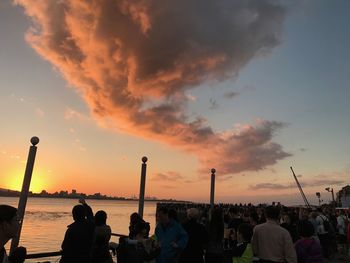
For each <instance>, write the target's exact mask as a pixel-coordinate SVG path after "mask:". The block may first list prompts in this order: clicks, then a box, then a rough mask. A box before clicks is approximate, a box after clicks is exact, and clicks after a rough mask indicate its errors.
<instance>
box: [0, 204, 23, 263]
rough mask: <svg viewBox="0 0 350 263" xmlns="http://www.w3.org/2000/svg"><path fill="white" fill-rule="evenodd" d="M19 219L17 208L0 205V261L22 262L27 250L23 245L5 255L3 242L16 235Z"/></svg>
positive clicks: (8, 262) (5, 262)
mask: <svg viewBox="0 0 350 263" xmlns="http://www.w3.org/2000/svg"><path fill="white" fill-rule="evenodd" d="M19 228H20V219H19V218H18V216H17V209H16V208H14V207H12V206H9V205H0V262H1V263H22V262H24V260H25V257H26V254H27V251H26V249H25V248H24V247H18V248H15V249H14V251H13V252H12V253H11V255H10V256H9V257H7V254H6V250H5V244H6V243H7V242H8V241H9V240H10V239H11V238H14V237H16V236H17V235H18V231H19Z"/></svg>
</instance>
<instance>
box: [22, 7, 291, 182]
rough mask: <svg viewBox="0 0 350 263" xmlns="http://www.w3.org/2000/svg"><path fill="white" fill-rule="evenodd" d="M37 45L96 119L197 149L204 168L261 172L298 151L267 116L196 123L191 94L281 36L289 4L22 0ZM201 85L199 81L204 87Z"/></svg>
mask: <svg viewBox="0 0 350 263" xmlns="http://www.w3.org/2000/svg"><path fill="white" fill-rule="evenodd" d="M16 3H18V4H20V5H22V6H23V7H24V9H25V12H26V14H27V15H28V16H29V17H30V18H31V19H32V21H33V27H32V28H31V29H30V30H29V32H28V34H27V40H28V41H29V43H30V44H31V45H32V47H33V48H34V49H35V50H36V51H37V52H38V53H39V54H41V55H42V56H43V57H44V58H45V59H46V60H48V61H50V62H51V63H52V64H53V65H54V66H55V67H56V68H57V69H58V70H60V71H61V73H62V75H63V77H64V78H65V79H67V81H69V82H70V84H71V85H72V86H75V87H76V88H77V89H78V90H79V94H81V95H82V96H83V98H84V99H85V101H86V102H87V104H88V105H89V106H90V108H91V112H92V114H93V116H94V117H95V119H96V120H97V121H98V122H100V123H102V124H103V125H104V127H110V128H113V129H117V130H119V131H123V132H126V133H130V134H133V135H137V136H142V137H145V138H149V139H152V140H158V141H161V142H164V143H167V144H169V145H172V146H174V147H177V148H180V149H182V150H184V151H186V152H189V153H192V154H195V155H196V156H198V159H199V161H200V170H201V171H206V170H207V169H210V168H211V167H214V166H215V167H216V168H217V170H218V171H220V174H221V175H223V174H229V173H237V172H241V171H249V170H250V171H256V170H261V169H264V168H265V167H266V166H268V165H273V164H275V163H276V162H277V161H278V160H281V159H283V158H286V157H288V156H290V154H289V153H286V152H285V151H284V150H283V149H282V147H281V145H279V144H277V143H274V142H273V141H272V139H273V135H274V133H275V132H276V131H277V130H279V129H280V128H282V127H283V125H282V124H281V123H279V122H274V121H259V122H257V123H255V124H252V125H241V127H240V128H237V129H235V130H231V131H223V132H217V131H214V129H213V128H212V127H210V126H209V125H208V124H207V122H206V120H205V118H204V117H202V116H198V118H197V119H196V120H195V121H190V120H189V117H188V116H187V114H186V102H187V101H188V100H187V99H186V93H185V92H186V91H187V90H189V89H191V88H194V87H196V86H198V85H199V84H202V83H204V82H206V81H212V80H225V79H229V78H232V77H234V76H236V75H237V74H238V73H239V71H240V70H241V69H242V67H244V66H245V65H246V64H247V63H248V62H249V61H251V60H252V59H254V58H255V57H257V56H260V55H265V54H266V53H268V52H270V51H271V50H272V49H273V48H274V47H275V46H277V45H278V44H279V43H280V34H281V29H282V23H283V20H284V17H285V13H286V10H285V8H284V7H283V6H282V5H280V3H279V2H278V1H269V0H237V1H232V0H215V1H213V0H201V1H200V4H199V2H198V1H195V0H179V1H170V0H162V1H156V0H147V1H146V0H139V1H137V0H115V1H112V0H110V1H73V0H61V1H37V0H17V1H16ZM199 86H200V85H199Z"/></svg>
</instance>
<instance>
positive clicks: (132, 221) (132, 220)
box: [130, 212, 143, 225]
mask: <svg viewBox="0 0 350 263" xmlns="http://www.w3.org/2000/svg"><path fill="white" fill-rule="evenodd" d="M141 221H143V220H142V218H141V216H140V215H139V214H138V213H136V212H134V213H132V214H131V215H130V225H135V224H137V223H138V222H141Z"/></svg>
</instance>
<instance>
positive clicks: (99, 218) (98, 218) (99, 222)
mask: <svg viewBox="0 0 350 263" xmlns="http://www.w3.org/2000/svg"><path fill="white" fill-rule="evenodd" d="M106 221H107V214H106V212H105V211H103V210H100V211H97V212H96V214H95V225H96V226H103V225H105V224H106Z"/></svg>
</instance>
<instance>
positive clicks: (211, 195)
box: [210, 168, 216, 210]
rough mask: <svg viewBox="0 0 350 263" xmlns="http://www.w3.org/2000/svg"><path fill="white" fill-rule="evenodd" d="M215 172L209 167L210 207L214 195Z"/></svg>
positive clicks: (212, 206)
mask: <svg viewBox="0 0 350 263" xmlns="http://www.w3.org/2000/svg"><path fill="white" fill-rule="evenodd" d="M215 172H216V170H215V169H214V168H213V169H211V182H210V208H211V209H212V210H213V208H214V197H215Z"/></svg>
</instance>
